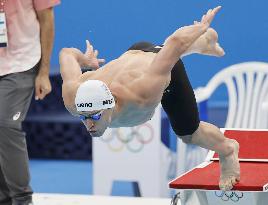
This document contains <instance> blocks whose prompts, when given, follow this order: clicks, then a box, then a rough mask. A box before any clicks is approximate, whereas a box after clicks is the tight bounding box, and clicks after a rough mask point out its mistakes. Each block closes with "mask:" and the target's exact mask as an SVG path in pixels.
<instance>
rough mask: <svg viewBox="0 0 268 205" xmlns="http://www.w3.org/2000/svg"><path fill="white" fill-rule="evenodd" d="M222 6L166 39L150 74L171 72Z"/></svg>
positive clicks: (211, 10)
mask: <svg viewBox="0 0 268 205" xmlns="http://www.w3.org/2000/svg"><path fill="white" fill-rule="evenodd" d="M220 8H221V7H216V8H214V9H210V10H209V11H208V12H207V13H206V14H205V15H203V17H202V20H201V21H200V22H196V23H195V24H194V25H190V26H185V27H182V28H179V29H178V30H176V31H175V32H174V33H173V34H171V35H170V36H169V37H168V38H167V39H166V41H165V43H164V46H163V48H162V49H161V50H160V51H159V53H158V54H157V55H156V57H155V59H154V61H153V62H152V64H151V66H150V67H151V68H150V69H149V70H148V72H149V74H150V75H154V74H156V75H165V74H169V72H170V71H171V69H172V68H173V66H174V65H175V63H176V62H177V61H178V59H179V58H180V57H181V56H183V55H184V53H185V52H186V51H187V49H188V48H189V47H190V46H191V45H192V44H193V43H194V42H195V41H196V40H197V39H198V38H199V37H200V36H201V35H202V34H204V33H205V32H206V31H207V29H208V28H209V26H210V24H211V22H212V20H213V19H214V17H215V15H216V13H217V12H218V11H219V10H220Z"/></svg>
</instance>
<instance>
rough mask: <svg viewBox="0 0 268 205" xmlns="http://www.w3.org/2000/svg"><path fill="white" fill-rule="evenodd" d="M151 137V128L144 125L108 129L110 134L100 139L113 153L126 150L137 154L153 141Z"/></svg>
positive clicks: (146, 124) (152, 132)
mask: <svg viewBox="0 0 268 205" xmlns="http://www.w3.org/2000/svg"><path fill="white" fill-rule="evenodd" d="M153 137H154V130H153V127H152V126H151V125H150V124H149V123H145V124H142V125H139V126H136V127H131V128H129V127H128V128H117V129H110V133H107V134H106V135H104V136H103V137H101V138H100V139H101V140H102V141H103V142H105V143H107V146H108V148H109V149H110V150H111V151H113V152H120V151H122V150H123V149H124V148H127V150H129V151H130V152H133V153H138V152H140V151H142V149H143V148H144V146H145V145H146V144H149V143H150V142H151V141H152V140H153Z"/></svg>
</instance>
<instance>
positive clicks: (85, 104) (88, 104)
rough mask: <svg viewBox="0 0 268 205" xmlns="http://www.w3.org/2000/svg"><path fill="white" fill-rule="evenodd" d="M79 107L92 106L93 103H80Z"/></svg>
mask: <svg viewBox="0 0 268 205" xmlns="http://www.w3.org/2000/svg"><path fill="white" fill-rule="evenodd" d="M76 105H77V107H92V103H78V104H76Z"/></svg>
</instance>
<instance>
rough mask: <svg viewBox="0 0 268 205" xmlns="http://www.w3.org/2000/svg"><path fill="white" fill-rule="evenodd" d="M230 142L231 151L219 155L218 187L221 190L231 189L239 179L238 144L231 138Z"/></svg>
mask: <svg viewBox="0 0 268 205" xmlns="http://www.w3.org/2000/svg"><path fill="white" fill-rule="evenodd" d="M230 143H232V146H233V151H232V152H231V153H230V154H228V155H226V156H220V168H221V176H220V182H219V187H220V189H221V190H223V191H228V190H231V189H232V188H233V186H234V185H235V184H236V183H237V182H238V181H239V180H240V166H239V160H238V152H239V144H238V142H237V141H235V140H233V139H230Z"/></svg>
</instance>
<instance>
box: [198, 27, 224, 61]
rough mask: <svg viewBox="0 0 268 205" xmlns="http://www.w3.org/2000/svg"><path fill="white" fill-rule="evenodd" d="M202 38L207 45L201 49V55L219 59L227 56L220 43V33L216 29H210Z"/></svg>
mask: <svg viewBox="0 0 268 205" xmlns="http://www.w3.org/2000/svg"><path fill="white" fill-rule="evenodd" d="M201 37H202V38H204V39H205V40H204V41H205V42H206V45H205V46H203V49H201V54H204V55H211V56H218V57H220V56H223V55H224V54H225V52H224V50H223V48H222V47H221V46H220V44H219V43H218V33H217V32H216V31H215V30H214V29H212V28H209V29H208V30H207V32H206V33H204V34H203V35H202V36H201Z"/></svg>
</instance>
